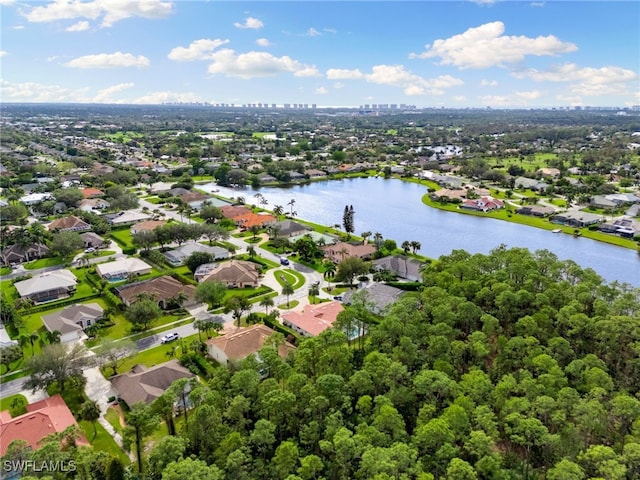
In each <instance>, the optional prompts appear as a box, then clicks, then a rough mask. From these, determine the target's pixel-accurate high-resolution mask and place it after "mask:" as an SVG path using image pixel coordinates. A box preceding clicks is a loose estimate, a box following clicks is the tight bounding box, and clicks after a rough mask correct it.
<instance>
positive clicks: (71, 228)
mask: <svg viewBox="0 0 640 480" xmlns="http://www.w3.org/2000/svg"><path fill="white" fill-rule="evenodd" d="M47 228H48V229H49V231H50V232H56V231H59V232H85V231H87V230H91V225H89V224H88V223H87V222H85V221H84V220H82V219H81V218H78V217H76V216H75V215H69V216H68V217H62V218H58V219H56V220H54V221H53V222H51V223H50V224H49V225H47Z"/></svg>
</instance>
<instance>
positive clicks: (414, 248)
mask: <svg viewBox="0 0 640 480" xmlns="http://www.w3.org/2000/svg"><path fill="white" fill-rule="evenodd" d="M420 248H422V244H421V243H420V242H419V241H417V240H412V241H411V250H412V251H413V253H416V252H417V251H418V250H420Z"/></svg>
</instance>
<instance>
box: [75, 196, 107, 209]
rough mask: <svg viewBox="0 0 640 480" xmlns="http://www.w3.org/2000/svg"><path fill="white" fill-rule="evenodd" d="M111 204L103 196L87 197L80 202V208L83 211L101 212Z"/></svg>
mask: <svg viewBox="0 0 640 480" xmlns="http://www.w3.org/2000/svg"><path fill="white" fill-rule="evenodd" d="M109 206H110V203H109V202H107V201H106V200H105V199H103V198H85V199H84V200H80V203H78V208H79V209H80V210H82V211H83V212H99V211H100V210H104V209H106V208H109Z"/></svg>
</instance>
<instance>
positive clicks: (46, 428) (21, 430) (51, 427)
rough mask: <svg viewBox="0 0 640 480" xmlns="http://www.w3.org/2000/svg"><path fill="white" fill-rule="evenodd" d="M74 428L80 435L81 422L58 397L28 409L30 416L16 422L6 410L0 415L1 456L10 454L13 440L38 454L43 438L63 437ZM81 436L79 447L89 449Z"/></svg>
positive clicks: (77, 442)
mask: <svg viewBox="0 0 640 480" xmlns="http://www.w3.org/2000/svg"><path fill="white" fill-rule="evenodd" d="M72 426H75V427H77V428H78V432H80V427H79V426H78V422H76V419H75V418H74V417H73V413H71V410H69V407H67V404H66V403H64V400H63V399H62V396H61V395H60V394H59V393H57V394H55V395H53V396H52V397H49V398H45V399H44V400H40V401H39V402H35V403H31V404H29V405H27V413H24V414H22V415H19V416H17V417H15V418H11V414H10V413H9V410H4V411H2V412H0V455H5V454H6V453H7V450H8V448H9V445H11V442H13V441H14V440H23V441H25V442H27V445H28V446H29V447H31V449H32V450H37V449H38V448H40V446H41V445H40V443H39V442H40V441H41V440H42V439H43V438H45V437H47V436H49V435H53V434H55V433H62V432H64V431H65V430H66V429H67V428H68V427H72ZM78 435H79V436H78V438H77V439H76V444H77V445H79V446H86V447H88V446H89V442H88V441H87V439H86V438H85V436H84V435H83V434H82V433H79V434H78Z"/></svg>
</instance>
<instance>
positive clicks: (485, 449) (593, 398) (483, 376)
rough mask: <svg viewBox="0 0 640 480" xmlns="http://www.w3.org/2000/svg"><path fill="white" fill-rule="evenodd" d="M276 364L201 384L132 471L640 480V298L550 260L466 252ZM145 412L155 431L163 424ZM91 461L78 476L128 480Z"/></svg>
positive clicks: (269, 353) (169, 479) (348, 314)
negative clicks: (376, 311)
mask: <svg viewBox="0 0 640 480" xmlns="http://www.w3.org/2000/svg"><path fill="white" fill-rule="evenodd" d="M630 268H637V265H632V266H630ZM362 324H365V326H366V329H367V330H368V333H367V335H366V336H365V337H364V338H363V339H356V340H350V339H348V338H347V336H346V335H345V334H344V333H343V332H342V331H353V328H354V326H361V325H362ZM261 358H262V361H263V362H264V364H266V365H267V367H268V372H269V376H268V378H261V375H260V373H259V372H262V373H264V364H262V365H258V364H257V363H256V362H255V361H246V362H245V364H244V365H243V366H242V367H241V368H238V369H236V370H235V371H232V370H227V369H223V368H220V369H219V370H218V375H216V376H215V377H214V378H213V380H211V381H209V382H208V384H206V385H203V384H200V385H196V386H193V387H192V389H191V394H190V398H191V404H192V408H190V409H188V410H187V412H186V415H181V416H180V418H179V419H178V422H176V425H177V427H178V428H177V429H176V434H175V435H168V436H166V437H164V438H162V439H161V440H159V441H158V442H157V443H156V444H155V445H154V446H153V448H152V449H150V451H148V452H147V453H148V455H146V460H145V462H144V465H143V466H142V469H143V473H142V474H140V475H139V476H138V477H136V475H137V474H132V475H133V477H131V478H149V479H162V480H173V479H182V478H193V479H229V480H242V479H287V480H296V479H304V480H310V479H352V478H354V479H376V480H386V479H448V480H470V479H487V480H489V479H543V478H546V479H549V480H580V479H607V480H614V479H615V480H622V479H627V480H634V479H638V478H640V399H639V392H640V295H639V291H638V290H637V289H633V288H631V287H629V286H628V285H618V284H606V283H605V282H603V280H602V279H601V278H600V277H598V276H597V275H596V274H595V273H594V272H593V271H591V270H588V269H587V270H585V269H582V268H580V267H579V266H578V265H576V264H575V263H573V262H571V261H559V260H558V259H557V258H556V257H555V256H554V255H553V254H552V253H550V252H548V251H538V252H535V253H531V252H529V251H528V250H525V249H518V248H515V249H507V248H505V247H500V248H497V249H495V250H494V251H492V252H491V253H490V254H489V255H480V254H478V255H471V254H469V253H467V252H464V251H454V252H452V254H451V255H449V256H446V257H441V258H440V259H439V260H437V261H435V262H433V263H432V264H431V265H430V266H429V267H428V268H427V270H426V271H425V272H424V288H423V289H422V290H420V291H418V292H411V293H409V294H407V295H405V296H404V297H403V298H402V299H401V300H399V301H398V302H397V303H395V304H394V305H393V306H392V308H391V309H390V310H389V311H388V312H386V314H385V315H384V316H382V317H376V316H374V315H373V314H372V313H370V312H369V311H368V309H367V301H366V298H364V297H361V298H360V299H359V300H357V301H356V302H355V303H354V304H353V305H352V306H351V307H349V308H348V309H347V310H345V312H343V313H342V314H341V315H340V317H339V325H338V326H337V328H335V329H331V330H328V331H327V332H325V333H324V334H322V335H320V336H319V337H316V338H310V339H307V340H305V341H304V342H302V343H301V344H300V346H299V348H298V351H297V352H296V354H295V355H294V356H293V357H290V358H288V359H286V360H283V359H281V358H280V357H279V356H278V355H277V354H276V349H275V348H274V347H272V346H269V347H265V348H263V350H262V351H261ZM156 407H157V406H156ZM154 412H155V413H154ZM159 412H160V416H157V415H158V414H159ZM132 413H135V415H138V417H137V420H136V419H134V424H135V425H139V426H140V428H141V430H140V432H144V428H143V427H144V425H145V422H147V423H152V424H153V423H155V425H154V426H157V423H158V422H159V421H161V418H163V417H162V416H161V411H160V410H158V409H157V408H155V409H154V408H150V409H149V408H147V407H141V406H135V407H134V408H133V409H132ZM164 418H166V416H165V417H164ZM167 420H169V421H171V419H167ZM136 422H137V423H136ZM130 423H131V421H130ZM61 454H62V453H61ZM66 454H67V455H70V453H68V452H67V453H66ZM81 455H82V454H78V456H81ZM84 455H85V457H86V460H84V463H83V461H80V462H79V464H80V467H82V468H79V469H78V472H77V473H76V475H77V478H87V479H88V478H92V479H94V478H95V479H102V478H123V477H112V476H111V477H108V476H107V475H109V473H108V472H109V468H108V463H109V461H108V459H107V458H104V457H100V456H97V454H94V456H93V457H90V456H87V455H86V454H84ZM133 469H134V470H137V468H136V467H135V466H134V467H133ZM114 470H117V469H114Z"/></svg>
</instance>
